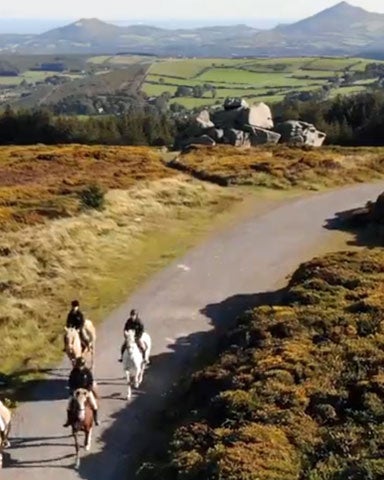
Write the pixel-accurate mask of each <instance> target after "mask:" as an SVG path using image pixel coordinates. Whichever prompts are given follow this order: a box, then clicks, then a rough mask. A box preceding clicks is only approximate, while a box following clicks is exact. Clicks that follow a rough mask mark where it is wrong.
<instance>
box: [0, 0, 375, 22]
mask: <svg viewBox="0 0 384 480" xmlns="http://www.w3.org/2000/svg"><path fill="white" fill-rule="evenodd" d="M1 3H2V4H3V5H0V18H2V19H3V20H4V18H5V17H8V18H40V19H43V18H55V19H59V18H63V19H77V18H81V17H98V18H101V19H103V20H132V21H134V20H137V19H167V20H171V19H182V18H184V19H196V18H199V19H212V20H215V19H220V20H226V21H229V20H230V19H238V18H281V19H299V18H303V17H306V16H308V15H312V14H314V13H316V12H318V11H320V10H322V9H324V8H327V7H330V6H332V5H334V4H335V3H337V0H315V1H313V0H295V1H293V2H290V1H287V0H237V1H236V2H234V1H233V0H208V1H207V0H184V1H183V0H140V1H138V2H137V1H132V0H128V1H123V0H107V1H105V0H103V1H95V0H80V1H79V0H65V1H58V2H56V1H51V2H49V1H47V0H12V1H11V2H1ZM350 3H351V4H353V5H358V6H361V7H363V8H365V9H367V10H371V11H376V12H383V13H384V1H383V0H351V2H350Z"/></svg>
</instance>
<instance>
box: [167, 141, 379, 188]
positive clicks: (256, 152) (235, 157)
mask: <svg viewBox="0 0 384 480" xmlns="http://www.w3.org/2000/svg"><path fill="white" fill-rule="evenodd" d="M169 165H170V166H172V167H173V168H176V169H178V170H181V171H184V172H187V173H189V174H191V175H193V176H195V177H196V178H199V179H202V180H207V181H211V182H213V183H216V184H218V185H223V186H228V185H250V186H256V187H264V188H273V189H284V190H286V189H291V188H294V187H297V188H302V189H309V190H318V189H321V188H324V187H334V186H339V185H345V184H348V183H355V182H364V181H368V180H372V179H376V178H377V179H378V178H383V175H384V149H383V148H340V147H339V148H338V147H324V148H321V149H300V148H289V147H284V146H282V145H278V146H276V147H271V148H265V147H260V148H251V149H245V150H244V149H238V148H234V147H229V146H217V147H214V148H209V147H198V148H194V149H193V150H191V151H190V152H188V153H186V154H182V155H180V156H179V157H178V158H177V159H176V160H174V161H172V162H170V163H169Z"/></svg>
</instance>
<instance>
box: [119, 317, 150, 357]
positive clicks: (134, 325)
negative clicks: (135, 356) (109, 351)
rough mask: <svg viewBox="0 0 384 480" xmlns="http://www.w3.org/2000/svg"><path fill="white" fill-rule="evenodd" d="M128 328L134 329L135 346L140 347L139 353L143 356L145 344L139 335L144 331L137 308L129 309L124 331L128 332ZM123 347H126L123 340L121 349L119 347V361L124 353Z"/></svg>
mask: <svg viewBox="0 0 384 480" xmlns="http://www.w3.org/2000/svg"><path fill="white" fill-rule="evenodd" d="M128 330H134V331H135V339H136V343H137V346H138V347H139V349H140V351H141V353H142V354H143V357H144V355H145V345H144V343H143V341H142V340H141V337H142V335H143V333H144V324H143V322H142V320H141V319H140V318H139V314H138V312H137V310H135V309H133V310H131V313H130V315H129V318H128V320H127V321H126V322H125V325H124V333H125V332H128ZM125 349H126V343H125V342H124V343H123V344H122V346H121V349H120V353H121V355H120V358H119V362H122V361H123V355H124V352H125Z"/></svg>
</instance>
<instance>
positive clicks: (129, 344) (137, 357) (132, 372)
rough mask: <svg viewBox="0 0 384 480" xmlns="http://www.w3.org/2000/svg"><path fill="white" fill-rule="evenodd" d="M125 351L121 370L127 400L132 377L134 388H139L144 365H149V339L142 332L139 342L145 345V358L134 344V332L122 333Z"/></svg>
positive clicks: (130, 393)
mask: <svg viewBox="0 0 384 480" xmlns="http://www.w3.org/2000/svg"><path fill="white" fill-rule="evenodd" d="M124 337H125V346H126V349H125V351H124V355H123V368H124V372H125V375H126V379H127V400H130V399H131V398H132V385H131V384H132V382H131V377H133V386H134V388H139V386H140V384H141V382H142V381H143V376H144V370H145V365H146V364H148V363H149V355H150V352H151V337H150V336H149V335H148V333H146V332H144V333H143V335H142V336H141V341H142V342H143V344H144V345H145V347H146V349H145V357H144V360H143V355H142V353H141V351H140V349H139V347H138V345H137V343H136V338H135V331H134V330H128V331H127V332H124Z"/></svg>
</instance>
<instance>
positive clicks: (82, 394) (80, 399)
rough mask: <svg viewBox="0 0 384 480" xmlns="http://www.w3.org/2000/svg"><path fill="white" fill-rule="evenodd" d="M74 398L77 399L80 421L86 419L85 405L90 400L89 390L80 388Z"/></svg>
mask: <svg viewBox="0 0 384 480" xmlns="http://www.w3.org/2000/svg"><path fill="white" fill-rule="evenodd" d="M73 399H74V401H75V405H76V410H77V412H78V418H79V420H80V421H84V419H85V407H86V405H87V400H88V390H85V388H78V389H77V390H75V392H74V393H73Z"/></svg>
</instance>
